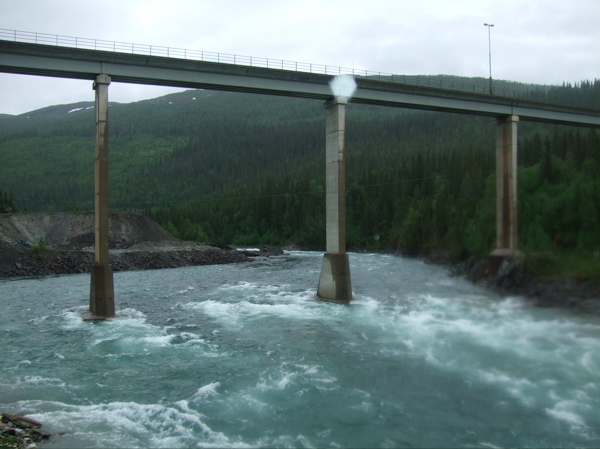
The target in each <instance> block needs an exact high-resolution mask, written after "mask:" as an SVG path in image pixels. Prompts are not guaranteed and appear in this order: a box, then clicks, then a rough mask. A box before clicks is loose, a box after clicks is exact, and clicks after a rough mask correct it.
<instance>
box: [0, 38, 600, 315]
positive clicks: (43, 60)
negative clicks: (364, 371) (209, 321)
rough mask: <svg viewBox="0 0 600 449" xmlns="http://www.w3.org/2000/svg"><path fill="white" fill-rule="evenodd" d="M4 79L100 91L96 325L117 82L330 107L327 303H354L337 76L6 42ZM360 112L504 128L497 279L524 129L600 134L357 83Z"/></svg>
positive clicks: (394, 86) (531, 114) (511, 242)
mask: <svg viewBox="0 0 600 449" xmlns="http://www.w3.org/2000/svg"><path fill="white" fill-rule="evenodd" d="M0 72H4V73H14V74H23V75H40V76H51V77H60V78H72V79H83V80H94V89H95V90H96V165H95V166H96V260H95V265H94V268H93V272H92V280H91V288H90V313H91V316H92V318H99V319H103V318H106V317H111V316H114V313H115V308H114V287H113V275H112V267H111V266H110V264H109V258H108V204H109V203H108V139H107V136H108V85H109V84H110V83H111V82H123V83H135V84H149V85H161V86H173V87H184V88H200V89H214V90H226V91H238V92H252V93H259V94H269V95H283V96H294V97H302V98H312V99H317V100H322V101H327V103H326V106H325V109H326V176H327V179H326V223H327V252H326V254H325V256H324V258H323V266H322V270H321V276H320V280H319V286H318V291H317V293H318V296H319V297H320V298H321V299H324V300H327V301H334V302H342V303H343V302H348V301H350V300H351V299H352V283H351V278H350V268H349V261H348V255H347V254H346V243H345V165H344V164H345V137H344V136H345V106H346V102H345V101H335V100H331V98H332V94H331V90H330V88H329V82H330V80H331V78H332V76H330V75H322V74H314V73H306V72H296V71H289V70H279V69H271V68H260V67H250V66H240V65H234V64H222V63H214V62H205V61H191V60H186V59H174V58H165V57H158V56H146V55H136V54H125V53H115V52H106V51H98V50H84V49H77V48H66V47H56V46H52V45H40V44H27V43H20V42H11V41H3V40H0ZM356 83H357V86H358V88H357V90H356V92H355V93H354V95H353V97H352V102H356V103H364V104H372V105H382V106H392V107H402V108H411V109H423V110H431V111H443V112H454V113H462V114H474V115H481V116H488V117H493V118H496V119H497V122H496V128H497V138H496V153H497V207H496V209H497V225H496V228H497V243H496V246H497V249H496V251H494V253H492V256H491V257H490V261H491V263H490V273H491V274H494V273H493V271H494V269H497V267H498V266H499V264H500V263H501V262H502V261H503V260H505V259H506V258H508V257H514V256H515V255H516V254H518V243H517V236H518V233H517V178H516V172H517V171H516V167H517V163H516V160H517V159H516V155H517V122H518V121H519V120H530V121H538V122H547V123H555V124H566V125H573V126H586V127H596V128H600V112H599V111H590V110H585V109H580V108H574V107H568V106H559V105H549V104H544V103H539V102H532V101H528V100H522V99H515V98H506V97H497V96H492V95H482V94H474V93H469V92H462V91H452V90H445V89H437V88H431V87H423V86H412V85H404V84H399V83H391V82H387V81H381V80H374V79H371V78H368V77H357V79H356Z"/></svg>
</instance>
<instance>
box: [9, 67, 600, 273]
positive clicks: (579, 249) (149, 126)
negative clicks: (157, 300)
mask: <svg viewBox="0 0 600 449" xmlns="http://www.w3.org/2000/svg"><path fill="white" fill-rule="evenodd" d="M432 79H435V77H432ZM484 81H485V80H484ZM497 83H500V82H497ZM507 86H508V87H511V85H510V84H507ZM526 87H528V88H529V90H528V91H527V94H526V96H528V97H530V98H536V99H539V100H541V101H549V102H554V101H556V102H561V103H571V104H576V105H579V106H582V107H590V108H598V109H600V82H599V81H595V82H583V83H581V84H578V85H576V86H571V85H564V86H560V87H548V86H526ZM521 88H523V86H521ZM90 106H93V103H81V104H76V105H65V106H53V107H50V108H45V109H42V110H39V111H34V112H32V113H29V114H24V115H22V116H16V117H12V116H1V117H0V161H1V163H0V189H1V190H2V192H4V193H2V194H0V198H1V201H2V204H5V203H6V204H7V207H11V208H17V209H19V210H21V211H25V210H26V211H31V212H33V211H55V210H72V211H76V210H91V209H93V198H94V190H93V189H94V181H93V173H94V111H93V108H90ZM347 111H348V112H347V133H346V140H347V216H348V245H349V247H350V248H381V249H390V248H394V249H398V250H402V251H405V252H407V253H413V254H417V253H419V254H420V253H424V252H427V251H431V250H436V251H439V250H443V251H448V252H450V253H453V254H455V255H456V256H458V257H467V256H469V255H483V254H486V253H487V252H489V251H490V249H492V248H493V245H494V238H495V221H494V220H495V191H494V189H495V184H494V173H495V171H494V170H495V128H494V125H493V120H490V119H487V118H478V117H471V116H462V115H456V114H445V113H432V112H414V111H408V110H402V109H395V108H384V107H369V106H364V105H354V104H350V105H349V106H348V109H347ZM109 130H110V157H109V159H110V196H111V200H110V201H111V207H112V208H113V209H115V210H117V209H121V210H125V209H135V210H141V211H144V212H145V213H147V214H148V215H150V216H151V217H152V218H154V219H156V220H157V221H159V223H161V224H162V225H164V226H165V227H166V228H167V229H169V230H170V231H172V232H173V233H174V234H175V235H177V236H179V237H181V238H185V239H192V240H211V241H214V242H217V243H233V244H240V245H256V244H261V243H270V244H287V243H296V244H298V245H301V246H304V247H309V248H315V249H317V248H318V249H321V248H323V247H324V243H325V225H324V201H325V197H324V172H325V167H324V165H325V164H324V145H325V138H324V132H325V124H324V113H323V106H322V103H321V102H319V101H314V100H303V99H294V98H282V97H269V96H259V95H252V94H240V93H224V92H211V91H186V92H182V93H178V94H173V95H168V96H165V97H161V98H158V99H154V100H148V101H142V102H138V103H132V104H127V105H124V104H112V103H111V106H110V126H109ZM599 152H600V132H598V131H594V130H589V129H585V128H569V127H558V126H548V125H540V124H533V123H526V122H521V123H520V124H519V166H520V167H519V196H520V203H519V226H520V246H521V247H522V248H523V249H524V250H525V251H528V252H538V253H539V252H544V253H546V254H551V255H552V256H549V257H548V258H547V259H548V260H551V261H554V256H557V257H558V256H560V258H561V260H566V259H569V260H577V261H578V262H577V263H578V267H579V268H577V269H578V270H580V268H581V267H583V268H581V269H584V271H585V270H587V271H590V270H591V272H593V271H594V270H596V272H598V271H600V270H599V269H598V268H599V266H600V231H599V229H600V180H599V179H598V176H597V172H598V167H599V164H600V154H599ZM9 202H10V206H8V203H9ZM2 204H0V207H2ZM594 267H595V268H594ZM582 275H585V274H582Z"/></svg>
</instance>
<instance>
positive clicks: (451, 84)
mask: <svg viewBox="0 0 600 449" xmlns="http://www.w3.org/2000/svg"><path fill="white" fill-rule="evenodd" d="M0 40H6V41H14V42H23V43H34V44H41V45H52V46H57V47H70V48H81V49H87V50H101V51H109V52H114V53H128V54H136V55H147V56H159V57H165V58H177V59H189V60H196V61H206V62H217V63H222V64H234V65H241V66H250V67H262V68H268V69H280V70H288V71H295V72H304V73H317V74H322V75H332V76H335V75H353V76H355V77H357V78H369V79H375V80H379V81H386V82H391V83H398V84H405V85H411V86H421V87H433V88H438V89H446V90H454V91H461V92H472V93H478V94H489V85H488V81H487V79H485V80H484V81H483V82H482V83H481V84H469V83H461V82H458V81H456V80H453V79H449V80H444V79H443V78H441V79H435V80H434V79H432V77H431V76H413V75H395V74H392V73H384V72H373V71H370V70H359V69H351V68H344V67H336V66H329V65H323V64H312V63H306V62H295V61H286V60H281V59H271V58H261V57H254V56H241V55H234V54H229V53H215V52H210V51H199V50H188V49H184V48H174V47H163V46H157V45H146V44H134V43H126V42H115V41H106V40H100V39H89V38H82V37H71V36H59V35H55V34H45V33H35V32H29V31H17V30H9V29H3V28H0ZM449 78H452V77H449ZM531 93H532V89H531V88H530V87H526V86H523V88H522V89H504V88H496V87H494V88H493V95H497V96H503V97H524V96H529V95H531Z"/></svg>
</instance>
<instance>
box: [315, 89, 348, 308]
mask: <svg viewBox="0 0 600 449" xmlns="http://www.w3.org/2000/svg"><path fill="white" fill-rule="evenodd" d="M347 103H348V102H347V100H345V99H343V98H336V99H333V100H330V101H328V102H326V103H325V134H326V145H325V177H326V180H325V195H326V198H325V208H326V211H325V222H326V237H327V249H326V251H327V252H326V253H325V255H324V256H323V265H322V267H321V276H320V278H319V287H318V288H317V296H318V297H319V298H320V299H323V300H325V301H331V302H340V303H347V302H349V301H350V300H351V299H352V282H351V279H350V264H349V261H348V254H346V198H345V196H346V163H345V162H346V161H345V159H346V157H345V133H346V104H347Z"/></svg>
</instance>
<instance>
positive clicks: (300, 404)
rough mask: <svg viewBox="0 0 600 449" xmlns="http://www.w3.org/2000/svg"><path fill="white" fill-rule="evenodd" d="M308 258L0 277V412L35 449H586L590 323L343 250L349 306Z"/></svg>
mask: <svg viewBox="0 0 600 449" xmlns="http://www.w3.org/2000/svg"><path fill="white" fill-rule="evenodd" d="M321 259H322V254H317V253H310V252H292V253H290V255H288V256H285V257H281V258H271V259H268V260H266V261H256V262H252V263H248V264H239V265H226V266H225V265H221V266H206V267H188V268H180V269H173V270H161V271H141V272H125V273H116V274H115V291H116V303H117V310H118V313H119V315H120V316H119V318H116V319H112V320H108V321H105V322H95V323H92V322H83V321H82V320H81V318H80V312H81V311H83V310H86V308H87V302H88V295H89V275H70V276H56V277H43V278H35V279H31V278H29V279H16V280H1V281H0V304H1V306H2V313H1V317H0V326H1V329H2V334H1V341H0V360H1V361H2V362H1V363H2V365H1V368H0V410H1V411H6V412H13V413H21V414H27V415H28V416H30V417H32V418H34V419H37V420H39V421H41V422H43V423H44V429H46V430H48V431H50V432H52V433H59V432H63V433H64V435H63V436H61V437H59V438H56V439H54V440H53V441H52V442H50V443H46V444H44V445H43V447H165V448H166V447H507V446H511V447H575V446H577V447H598V446H599V445H600V319H598V317H586V316H580V315H575V314H573V313H571V312H569V311H563V310H553V309H538V308H531V307H527V306H526V305H525V304H524V303H523V302H522V301H521V300H520V299H519V298H505V297H499V296H497V295H495V294H493V293H490V292H489V291H487V290H484V289H481V288H479V287H476V286H473V285H471V284H469V283H468V282H466V281H464V280H461V279H458V278H450V277H448V276H447V275H446V271H445V270H444V269H443V268H441V267H436V266H430V265H426V264H423V263H421V262H419V261H415V260H409V259H403V258H398V257H393V256H388V255H375V254H351V255H350V264H351V270H352V275H353V288H354V295H355V300H354V301H353V302H352V303H351V304H350V305H347V306H345V305H338V304H331V303H325V302H320V301H317V300H315V292H316V284H317V282H318V276H319V271H320V266H321Z"/></svg>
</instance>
